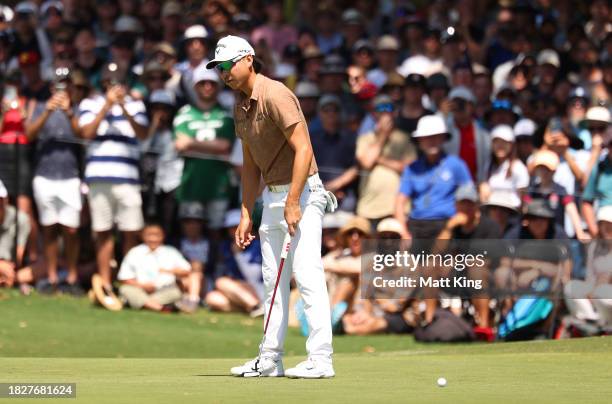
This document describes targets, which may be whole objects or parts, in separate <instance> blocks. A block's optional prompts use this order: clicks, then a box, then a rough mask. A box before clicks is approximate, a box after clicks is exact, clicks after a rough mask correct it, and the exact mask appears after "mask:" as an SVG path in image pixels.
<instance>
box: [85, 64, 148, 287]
mask: <svg viewBox="0 0 612 404" xmlns="http://www.w3.org/2000/svg"><path fill="white" fill-rule="evenodd" d="M125 79H126V74H125V71H124V70H123V69H121V68H120V67H119V66H118V65H117V64H116V63H109V64H107V65H106V66H105V67H104V68H103V70H102V75H101V84H102V87H103V88H104V90H105V91H106V93H105V94H104V95H102V94H94V95H92V96H91V97H89V98H86V99H85V100H83V101H82V102H81V104H80V105H79V127H80V128H81V130H80V135H81V136H82V137H83V138H85V139H88V140H91V144H90V145H89V149H88V152H87V165H86V167H85V181H86V182H87V184H88V185H89V195H88V198H89V207H90V210H91V220H92V229H93V231H94V232H95V233H96V244H97V263H98V271H99V272H100V275H101V277H102V280H103V282H104V289H105V293H108V294H109V295H110V294H111V293H112V289H111V265H110V264H111V260H112V259H113V256H114V240H113V237H112V230H113V228H114V225H115V224H117V226H118V228H119V230H120V231H121V232H122V236H123V237H122V238H123V251H124V253H127V252H128V251H129V250H130V248H131V247H133V246H134V245H136V243H137V241H138V232H139V231H140V230H141V229H142V226H143V222H144V220H143V215H142V197H141V195H140V176H139V172H138V166H139V159H140V151H139V148H138V140H139V139H145V138H146V137H147V130H146V126H147V125H148V124H149V120H148V118H147V115H146V113H145V112H146V111H145V105H144V103H143V102H142V101H136V100H134V99H132V98H131V97H130V96H129V95H128V94H127V88H126V84H125Z"/></svg>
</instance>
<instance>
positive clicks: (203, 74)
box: [193, 65, 221, 85]
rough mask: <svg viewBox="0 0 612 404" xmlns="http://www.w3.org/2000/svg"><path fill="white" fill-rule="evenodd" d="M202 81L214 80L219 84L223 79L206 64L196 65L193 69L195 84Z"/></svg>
mask: <svg viewBox="0 0 612 404" xmlns="http://www.w3.org/2000/svg"><path fill="white" fill-rule="evenodd" d="M200 81H214V82H215V83H217V84H218V83H221V79H220V78H219V75H218V74H217V72H216V71H214V70H209V69H207V68H206V67H205V66H204V65H200V66H198V67H196V69H195V70H194V71H193V84H194V85H196V84H198V83H199V82H200Z"/></svg>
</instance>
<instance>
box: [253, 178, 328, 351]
mask: <svg viewBox="0 0 612 404" xmlns="http://www.w3.org/2000/svg"><path fill="white" fill-rule="evenodd" d="M283 187H286V186H282V187H279V188H283ZM272 188H273V189H274V190H275V191H277V192H272V191H271V190H270V187H266V188H265V190H264V192H263V204H264V206H263V215H262V219H261V226H260V228H259V236H260V238H261V253H262V256H263V264H262V271H263V280H264V288H265V309H266V316H267V314H268V309H269V307H270V302H271V300H272V293H273V291H274V284H275V282H276V275H277V273H278V265H279V261H280V253H281V248H282V244H283V239H284V237H285V234H286V232H287V223H286V222H285V215H284V211H285V201H286V200H287V193H288V192H287V190H286V189H281V190H279V189H275V187H272ZM325 195H326V191H325V189H324V188H323V184H322V183H321V180H320V179H319V176H318V175H317V174H314V175H312V176H310V177H309V178H308V181H307V183H306V185H305V187H304V191H303V192H302V195H301V196H300V206H301V209H302V219H301V220H300V222H299V225H298V229H297V231H296V233H295V235H294V237H293V238H292V239H291V250H290V251H289V255H288V256H287V259H286V260H285V264H284V267H283V273H282V275H281V279H280V282H279V285H278V290H277V292H276V298H275V301H274V306H273V308H272V314H271V318H270V323H269V325H268V332H267V333H266V338H265V341H264V345H263V349H262V352H263V353H262V355H263V356H270V357H273V358H277V359H280V358H281V357H282V355H283V347H284V342H285V335H286V333H287V321H288V317H289V281H290V279H291V274H292V273H293V274H294V275H295V281H296V283H297V286H298V289H299V291H300V294H301V295H302V299H303V300H304V311H305V313H306V318H307V320H308V324H309V326H310V330H311V331H310V335H309V336H308V340H307V341H306V351H307V352H308V355H309V357H312V358H315V359H319V360H323V361H327V362H331V355H332V352H333V350H332V330H331V318H330V309H329V297H328V294H327V286H326V284H325V274H324V272H323V262H322V260H321V227H322V221H323V214H324V213H325V206H326V204H327V199H326V196H325ZM265 320H266V319H265V318H264V324H265Z"/></svg>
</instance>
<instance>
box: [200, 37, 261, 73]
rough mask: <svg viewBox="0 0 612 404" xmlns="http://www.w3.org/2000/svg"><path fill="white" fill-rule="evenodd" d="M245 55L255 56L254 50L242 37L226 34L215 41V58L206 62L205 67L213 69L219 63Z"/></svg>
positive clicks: (235, 59)
mask: <svg viewBox="0 0 612 404" xmlns="http://www.w3.org/2000/svg"><path fill="white" fill-rule="evenodd" d="M246 55H252V56H255V50H254V49H253V47H252V46H251V44H250V43H249V42H248V41H247V40H246V39H244V38H241V37H239V36H235V35H228V36H225V37H223V38H221V39H219V42H217V47H216V48H215V58H214V59H213V60H211V61H210V62H208V63H207V64H206V68H207V69H213V68H214V67H215V66H217V65H218V64H219V63H222V62H227V61H228V60H231V61H233V62H235V61H237V60H239V59H242V58H243V57H245V56H246Z"/></svg>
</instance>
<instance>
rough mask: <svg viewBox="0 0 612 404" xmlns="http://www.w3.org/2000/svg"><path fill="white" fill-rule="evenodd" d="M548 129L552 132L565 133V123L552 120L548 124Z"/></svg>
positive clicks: (557, 119) (559, 120) (555, 119)
mask: <svg viewBox="0 0 612 404" xmlns="http://www.w3.org/2000/svg"><path fill="white" fill-rule="evenodd" d="M548 129H549V130H550V131H551V132H563V122H561V119H559V118H552V119H551V120H550V123H549V124H548Z"/></svg>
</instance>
